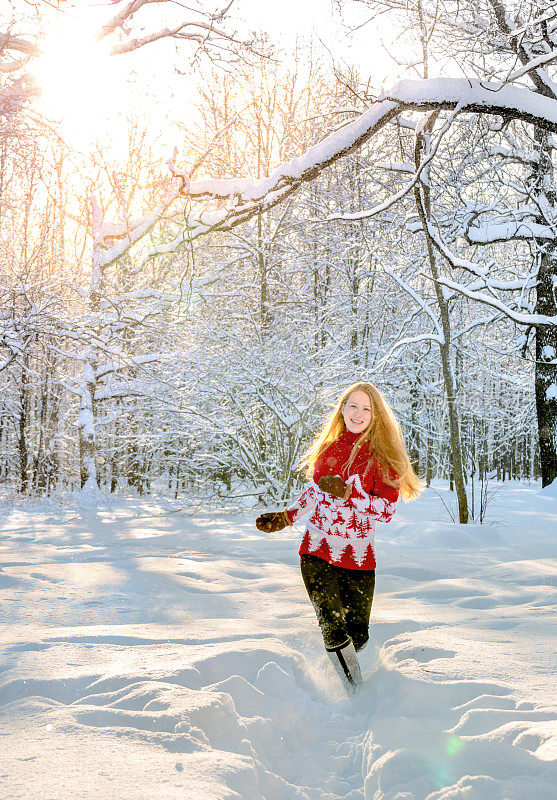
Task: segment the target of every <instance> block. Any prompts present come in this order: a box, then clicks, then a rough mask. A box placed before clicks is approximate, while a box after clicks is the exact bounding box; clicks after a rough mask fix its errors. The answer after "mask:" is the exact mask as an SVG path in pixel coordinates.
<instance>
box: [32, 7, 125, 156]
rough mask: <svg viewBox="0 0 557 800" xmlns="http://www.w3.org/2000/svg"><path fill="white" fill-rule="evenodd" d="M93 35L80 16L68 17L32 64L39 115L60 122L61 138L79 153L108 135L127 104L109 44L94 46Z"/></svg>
mask: <svg viewBox="0 0 557 800" xmlns="http://www.w3.org/2000/svg"><path fill="white" fill-rule="evenodd" d="M97 30H98V29H97V27H96V26H95V25H93V24H91V20H90V19H88V17H87V15H85V14H83V13H81V14H79V15H77V16H73V17H71V16H70V15H66V16H65V18H64V19H63V20H61V21H60V23H59V24H58V25H57V27H56V29H55V30H52V31H51V32H50V33H49V34H48V35H47V36H46V37H45V38H44V40H43V42H42V46H41V51H42V55H41V56H40V57H39V58H38V59H37V60H36V62H35V64H34V75H35V79H36V81H37V83H38V85H39V87H40V90H41V98H40V101H39V105H40V108H41V111H42V112H43V113H44V114H45V115H46V116H47V117H48V118H50V119H52V120H55V121H56V122H59V123H60V125H61V127H62V134H63V136H64V138H65V139H66V140H67V141H68V143H70V144H71V145H72V146H74V147H76V148H77V149H82V148H84V147H85V148H86V147H87V146H88V145H89V146H90V145H91V143H92V142H93V141H94V140H95V138H97V137H99V136H102V135H103V134H106V133H108V132H109V130H110V127H109V124H110V122H111V120H113V118H114V115H115V114H117V112H118V111H120V110H125V105H126V86H125V76H124V75H123V74H122V72H121V68H120V66H119V64H118V58H117V57H114V56H110V54H109V50H108V45H107V44H105V43H104V42H102V41H101V42H99V41H97V39H96V35H95V34H96V31H97Z"/></svg>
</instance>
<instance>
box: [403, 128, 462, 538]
mask: <svg viewBox="0 0 557 800" xmlns="http://www.w3.org/2000/svg"><path fill="white" fill-rule="evenodd" d="M434 120H435V117H432V118H431V119H430V120H429V122H428V127H429V126H430V125H431V126H432V125H433V123H434ZM425 146H426V142H425V136H424V134H422V133H420V134H418V135H417V137H416V148H415V162H416V169H418V168H419V166H420V163H421V157H422V153H423V152H424V150H425ZM423 179H424V183H423V185H422V187H421V188H420V187H419V186H416V188H415V189H414V196H415V199H416V206H417V209H418V214H419V216H420V221H421V223H422V228H423V231H424V235H425V239H426V245H427V252H428V258H429V266H430V269H431V274H432V277H433V279H434V286H435V292H436V295H437V303H438V306H439V313H440V316H441V324H442V328H443V341H442V342H441V343H440V344H439V351H440V355H441V367H442V369H443V381H444V384H445V393H446V395H447V406H448V412H449V431H450V439H451V448H450V458H451V468H452V475H453V476H454V484H455V489H456V495H457V498H458V517H459V522H460V523H461V524H463V525H464V524H466V523H467V522H468V500H467V497H466V487H465V485H464V470H463V467H462V448H461V438H460V424H459V418H458V408H457V404H456V384H455V379H454V375H453V370H452V365H451V359H450V346H451V323H450V317H449V307H448V304H447V301H446V299H445V295H444V294H443V288H442V287H441V285H440V284H439V268H438V266H437V260H436V253H435V250H434V249H433V245H432V243H431V238H430V236H429V234H428V227H427V220H428V218H429V216H430V193H429V187H428V185H427V179H428V178H427V175H424V176H423ZM422 193H423V194H422ZM451 483H452V480H451Z"/></svg>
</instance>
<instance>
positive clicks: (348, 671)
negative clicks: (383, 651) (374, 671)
mask: <svg viewBox="0 0 557 800" xmlns="http://www.w3.org/2000/svg"><path fill="white" fill-rule="evenodd" d="M325 649H326V651H327V655H328V656H329V658H330V659H331V663H332V665H333V667H334V668H335V670H336V672H337V674H338V676H339V677H340V679H341V681H342V685H343V686H344V688H345V689H346V690H347V691H348V692H350V693H355V692H357V691H358V689H359V688H360V686H361V685H362V673H361V672H360V664H359V662H358V656H357V655H356V650H355V648H354V644H353V642H352V639H347V640H346V641H345V642H344V644H341V645H339V646H338V647H326V648H325Z"/></svg>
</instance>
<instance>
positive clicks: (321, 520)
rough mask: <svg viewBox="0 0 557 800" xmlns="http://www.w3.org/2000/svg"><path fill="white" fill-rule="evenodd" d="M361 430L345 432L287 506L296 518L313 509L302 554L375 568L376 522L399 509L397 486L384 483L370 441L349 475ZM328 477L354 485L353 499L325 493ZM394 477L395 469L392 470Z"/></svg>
mask: <svg viewBox="0 0 557 800" xmlns="http://www.w3.org/2000/svg"><path fill="white" fill-rule="evenodd" d="M357 438H358V434H355V433H350V431H347V430H345V431H344V433H343V434H341V436H339V438H338V439H335V441H334V442H331V444H330V445H329V446H328V447H327V449H326V450H325V451H324V452H323V453H322V454H321V455H320V456H319V458H318V459H317V461H316V463H315V468H314V470H313V480H312V482H311V483H310V485H309V486H308V488H307V489H306V490H305V491H304V492H303V494H302V495H301V496H300V497H299V498H298V500H297V501H296V502H295V503H293V504H292V505H291V506H289V507H288V508H287V514H288V516H289V518H290V520H291V522H296V520H298V519H300V518H301V517H303V516H305V515H306V514H308V513H310V512H311V516H310V518H309V521H308V524H307V528H306V531H305V533H304V537H303V539H302V543H301V545H300V550H299V553H300V555H304V554H308V555H314V556H319V558H323V559H324V560H325V561H328V562H329V563H330V564H334V565H335V566H337V567H346V568H347V569H359V570H370V569H375V566H376V562H375V521H376V520H379V521H380V522H389V521H390V520H391V519H392V516H393V514H394V512H395V506H396V501H397V500H398V489H396V488H395V487H393V486H390V485H389V484H388V483H385V481H384V479H383V475H382V473H381V470H380V468H379V466H378V464H377V461H376V460H375V459H374V458H373V457H371V458H370V456H369V450H368V446H367V444H364V445H363V446H362V447H361V448H360V450H359V451H358V453H357V455H356V458H355V459H354V463H353V464H352V466H351V467H350V471H349V473H348V471H347V469H346V462H347V461H348V459H349V457H350V454H351V452H352V447H353V445H354V442H355V441H356V439H357ZM324 475H338V476H339V477H340V478H342V479H343V480H344V481H346V483H351V484H352V492H351V494H350V497H349V498H348V500H346V501H343V500H341V499H339V498H336V497H333V495H331V494H328V493H327V492H323V491H321V489H320V488H319V487H318V485H317V483H318V481H319V479H320V478H322V477H323V476H324ZM393 475H394V473H393Z"/></svg>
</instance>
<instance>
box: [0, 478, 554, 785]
mask: <svg viewBox="0 0 557 800" xmlns="http://www.w3.org/2000/svg"><path fill="white" fill-rule="evenodd" d="M436 491H437V492H439V493H441V494H442V495H443V494H447V489H446V487H443V486H437V488H436ZM490 513H491V518H492V520H493V521H492V523H491V524H488V525H483V526H480V525H467V526H462V525H454V524H452V523H450V522H447V521H446V515H445V512H444V511H443V506H442V503H441V502H440V499H439V497H438V495H437V494H436V492H434V491H433V490H427V491H426V492H425V494H424V495H423V496H422V497H421V498H420V500H418V501H417V502H415V503H411V504H408V505H405V504H399V505H398V508H397V513H396V515H395V518H394V520H393V521H392V522H391V523H389V524H388V525H380V524H378V526H377V561H378V570H377V585H376V596H375V601H374V607H373V611H372V628H371V631H372V632H371V644H370V645H369V646H368V648H367V649H366V651H364V653H363V654H362V658H361V661H362V668H363V673H364V678H365V685H364V688H363V690H362V692H361V694H360V695H359V697H358V698H357V699H351V698H348V697H346V696H345V694H344V693H343V690H342V688H341V686H340V683H339V682H338V679H337V677H336V676H335V674H334V673H333V671H332V668H331V667H330V666H329V664H328V662H327V658H326V656H325V655H324V653H323V650H322V646H321V639H320V634H319V630H318V628H317V623H316V620H315V615H314V612H313V609H312V607H311V605H310V604H309V602H308V600H307V598H306V596H305V590H304V588H303V584H302V581H301V577H300V574H299V568H298V557H297V547H298V540H299V538H300V535H301V533H302V531H303V526H302V525H301V524H299V525H297V526H295V528H294V529H289V530H288V531H281V532H280V533H276V534H270V535H264V534H262V533H260V532H258V531H257V530H256V529H255V527H254V525H253V520H254V518H255V516H256V513H249V514H247V513H246V514H244V515H242V516H241V517H234V516H225V515H218V514H209V513H206V514H196V515H195V516H188V515H187V514H185V513H184V512H183V511H181V510H180V509H179V507H178V505H171V504H168V503H164V502H159V503H156V502H141V501H132V500H128V501H124V500H120V501H117V502H114V503H112V504H107V505H105V506H104V507H102V508H99V510H97V511H93V510H80V509H78V508H68V507H66V508H64V507H61V506H56V505H54V504H42V505H38V506H35V507H33V506H30V505H29V506H25V507H19V508H17V507H13V508H12V509H6V510H5V513H4V514H3V517H2V521H1V527H0V562H1V564H2V568H1V570H0V603H1V605H0V614H1V619H2V623H3V624H2V633H1V646H2V661H1V664H0V704H1V705H0V798H1V800H20V799H21V800H37V798H41V800H46V799H47V798H48V800H51V799H52V800H54V798H57V799H59V800H81V798H94V799H95V800H99V798H105V797H106V798H116V799H117V800H119V799H120V798H122V800H124V799H125V800H139V798H141V800H143V799H145V800H147V798H149V800H151V799H152V798H161V800H162V799H164V800H171V798H181V800H190V798H191V800H194V798H195V800H224V799H225V798H226V799H228V798H242V800H262V798H265V800H290V799H291V798H292V799H294V798H296V800H306V799H308V800H309V799H311V800H337V799H338V798H345V799H346V800H361V799H362V798H364V797H365V798H366V800H372V798H373V800H425V798H427V799H428V800H529V798H532V800H534V799H535V800H543V799H544V798H549V797H550V796H552V793H553V792H554V789H555V785H556V784H557V769H556V766H555V759H556V758H557V723H556V721H555V716H556V715H555V696H554V689H555V677H554V675H555V673H554V668H555V661H554V653H555V631H554V628H553V629H552V627H551V626H552V624H554V620H555V616H554V612H555V584H556V571H555V564H556V560H555V557H556V555H557V545H556V535H555V534H556V531H557V524H556V523H557V490H556V489H554V488H553V487H552V488H550V489H549V490H544V491H540V490H539V488H538V487H535V486H520V485H517V484H513V485H507V486H505V487H503V488H502V489H501V491H500V492H499V493H498V495H497V497H496V498H495V500H493V502H492V506H491V507H490ZM552 637H553V638H552Z"/></svg>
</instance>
